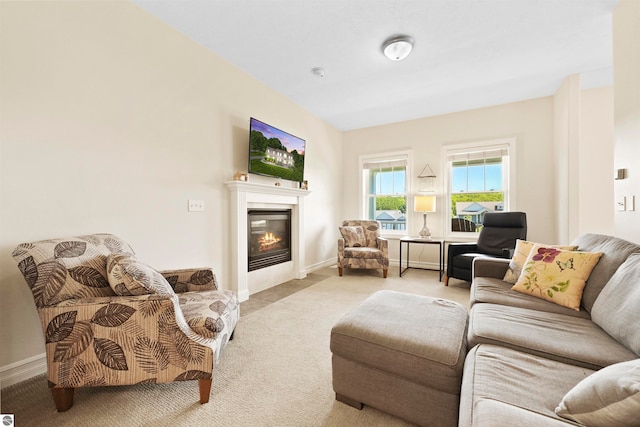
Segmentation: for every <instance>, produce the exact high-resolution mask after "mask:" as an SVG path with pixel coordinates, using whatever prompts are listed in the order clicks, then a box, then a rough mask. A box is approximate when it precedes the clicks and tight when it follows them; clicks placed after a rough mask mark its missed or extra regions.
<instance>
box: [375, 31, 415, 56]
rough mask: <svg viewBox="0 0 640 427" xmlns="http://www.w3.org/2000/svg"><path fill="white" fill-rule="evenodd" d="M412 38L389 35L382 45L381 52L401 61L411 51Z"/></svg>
mask: <svg viewBox="0 0 640 427" xmlns="http://www.w3.org/2000/svg"><path fill="white" fill-rule="evenodd" d="M411 49H413V39H412V38H411V37H409V36H397V37H391V38H389V39H387V40H385V42H384V43H383V45H382V52H384V55H385V56H386V57H387V58H389V59H390V60H392V61H401V60H403V59H404V58H406V57H407V56H409V54H410V53H411Z"/></svg>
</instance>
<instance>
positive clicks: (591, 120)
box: [570, 87, 615, 240]
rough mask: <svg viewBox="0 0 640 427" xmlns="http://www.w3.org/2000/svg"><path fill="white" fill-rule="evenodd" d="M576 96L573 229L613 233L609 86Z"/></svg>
mask: <svg viewBox="0 0 640 427" xmlns="http://www.w3.org/2000/svg"><path fill="white" fill-rule="evenodd" d="M580 96H581V102H580V105H581V108H580V151H579V153H578V158H579V173H578V185H577V188H578V190H579V200H578V209H577V212H578V229H577V230H576V232H577V235H581V234H584V233H599V234H614V212H615V204H614V200H613V183H614V181H613V142H614V138H613V87H605V88H598V89H589V90H583V91H581V92H580ZM570 240H573V239H570Z"/></svg>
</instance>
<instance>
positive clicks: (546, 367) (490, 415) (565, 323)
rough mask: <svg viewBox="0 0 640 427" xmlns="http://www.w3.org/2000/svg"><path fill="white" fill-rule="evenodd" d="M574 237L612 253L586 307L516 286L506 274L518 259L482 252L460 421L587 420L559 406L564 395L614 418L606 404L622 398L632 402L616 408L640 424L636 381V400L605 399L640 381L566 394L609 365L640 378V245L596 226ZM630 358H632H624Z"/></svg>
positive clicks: (588, 411) (574, 408)
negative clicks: (575, 306)
mask: <svg viewBox="0 0 640 427" xmlns="http://www.w3.org/2000/svg"><path fill="white" fill-rule="evenodd" d="M573 244H574V245H577V246H578V250H581V251H587V252H602V253H603V255H602V257H601V258H600V260H599V262H598V264H597V265H596V266H595V268H594V269H593V271H592V272H591V275H590V276H589V279H588V280H587V283H586V285H585V288H584V291H583V295H582V303H581V307H580V310H579V311H576V310H573V309H570V308H566V307H563V306H560V305H557V304H554V303H552V302H549V301H546V300H543V299H539V298H536V297H533V296H530V295H526V294H523V293H519V292H515V291H513V290H512V289H511V287H512V284H511V283H506V282H504V281H503V280H502V278H503V277H504V275H505V272H506V270H507V268H508V265H509V260H502V259H494V258H479V259H477V260H476V261H475V262H474V273H473V275H474V277H473V282H472V286H471V300H470V306H471V308H470V312H469V325H468V336H467V341H468V348H469V349H470V351H469V353H468V355H467V358H466V361H465V365H464V372H463V379H462V388H461V396H460V412H459V414H460V418H459V425H460V426H485V425H486V426H496V425H518V426H519V427H525V426H545V425H549V426H556V425H581V424H580V423H578V422H573V421H572V420H571V419H569V418H566V417H561V416H559V415H558V414H556V408H557V407H559V406H561V402H563V404H562V407H563V410H564V411H565V415H566V412H567V411H569V412H570V414H571V415H572V416H573V417H574V419H575V420H580V421H581V422H584V421H583V420H599V421H597V423H600V424H601V423H604V424H601V425H613V424H612V421H611V420H608V418H607V416H609V415H610V414H608V413H607V411H610V410H611V408H614V410H615V411H630V412H628V413H625V412H618V414H617V416H622V417H623V418H624V419H626V420H627V421H628V425H633V423H634V422H637V423H638V425H640V406H638V405H640V402H639V401H638V399H639V396H640V391H638V390H637V387H636V390H635V395H634V396H632V400H633V402H631V404H632V405H636V406H631V409H629V405H626V406H627V407H622V406H624V405H619V406H615V404H614V405H613V406H611V405H610V407H609V408H604V409H603V408H601V407H599V406H602V403H599V402H598V400H601V401H602V400H605V401H606V400H607V399H609V400H615V399H618V398H619V399H622V398H626V397H628V396H621V395H620V394H621V393H622V394H624V392H631V393H633V390H631V391H629V390H623V391H622V392H621V391H620V390H617V391H616V390H613V391H611V390H606V388H605V387H604V386H603V387H601V388H600V392H601V395H600V396H599V397H598V398H593V395H590V394H589V393H586V394H585V393H583V394H578V395H577V396H578V397H576V396H575V393H576V392H575V391H573V392H572V394H570V395H569V396H567V393H568V392H569V391H570V390H572V389H573V388H574V386H576V385H578V384H579V383H580V384H581V386H582V384H584V383H585V382H584V381H583V380H584V379H585V378H587V377H589V376H591V375H593V374H594V373H596V372H597V371H600V372H601V373H600V375H599V376H598V377H591V379H594V378H595V379H598V381H604V380H601V378H602V377H605V376H606V375H607V373H610V375H614V376H615V375H619V376H620V377H624V378H629V375H627V374H626V372H627V371H624V369H632V371H633V372H632V373H633V375H635V377H634V378H635V381H636V384H637V379H638V377H637V375H638V373H639V372H640V363H638V362H639V361H638V358H639V357H640V246H639V245H637V244H634V243H631V242H628V241H625V240H623V239H619V238H616V237H612V236H604V235H597V234H585V235H583V236H580V237H579V238H578V239H576V241H575V242H573ZM627 361H633V362H630V363H626V364H621V363H622V362H627ZM629 365H632V366H631V367H629ZM606 367H609V368H607V370H602V369H603V368H606ZM618 367H621V368H618ZM616 369H618V371H616ZM620 369H622V371H621V370H620ZM601 370H602V371H601ZM620 372H625V373H624V374H620ZM633 375H631V376H632V377H633ZM632 380H633V378H632ZM590 381H591V380H590ZM594 381H595V380H594ZM591 382H593V381H591ZM596 388H597V387H596ZM603 390H605V391H603ZM583 391H584V390H583ZM616 393H618V394H617V395H616ZM563 399H565V400H563ZM572 399H573V400H572ZM629 402H630V401H629V400H627V403H629ZM609 403H611V402H609ZM616 404H617V403H616ZM567 405H569V406H570V407H569V409H567ZM561 412H562V411H561ZM576 413H578V414H577V415H576ZM620 414H623V415H620ZM634 416H637V418H635V420H634V418H632V417H634ZM598 417H600V418H598ZM602 417H604V418H602ZM607 420H608V421H607ZM585 424H588V425H591V424H589V423H585ZM594 425H595V424H594Z"/></svg>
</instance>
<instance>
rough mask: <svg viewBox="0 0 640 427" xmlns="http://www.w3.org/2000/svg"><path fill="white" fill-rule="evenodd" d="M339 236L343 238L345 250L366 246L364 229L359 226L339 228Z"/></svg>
mask: <svg viewBox="0 0 640 427" xmlns="http://www.w3.org/2000/svg"><path fill="white" fill-rule="evenodd" d="M339 229H340V234H342V237H343V238H344V244H345V246H346V247H347V248H360V247H363V246H367V240H366V238H365V236H364V228H362V227H361V226H359V225H353V226H344V227H339Z"/></svg>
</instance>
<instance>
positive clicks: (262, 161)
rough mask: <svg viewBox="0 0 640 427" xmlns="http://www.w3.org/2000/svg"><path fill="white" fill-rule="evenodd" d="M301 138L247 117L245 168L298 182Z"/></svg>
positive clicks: (302, 146)
mask: <svg viewBox="0 0 640 427" xmlns="http://www.w3.org/2000/svg"><path fill="white" fill-rule="evenodd" d="M304 147H305V140H304V139H300V138H298V137H297V136H293V135H291V134H290V133H287V132H284V131H281V130H280V129H278V128H275V127H273V126H271V125H268V124H266V123H263V122H261V121H260V120H257V119H254V118H253V117H251V120H250V121H249V172H250V173H255V174H258V175H266V176H273V177H276V178H282V179H287V180H290V181H297V182H302V180H303V175H304Z"/></svg>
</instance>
